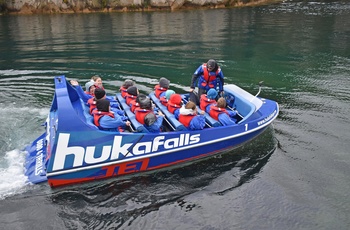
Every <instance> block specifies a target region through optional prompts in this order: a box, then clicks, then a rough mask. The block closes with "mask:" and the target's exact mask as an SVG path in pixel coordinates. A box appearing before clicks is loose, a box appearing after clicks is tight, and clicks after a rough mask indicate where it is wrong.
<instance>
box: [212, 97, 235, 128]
mask: <svg viewBox="0 0 350 230" xmlns="http://www.w3.org/2000/svg"><path fill="white" fill-rule="evenodd" d="M209 115H210V116H211V117H212V118H214V119H216V120H218V121H219V122H220V123H221V124H222V125H223V126H227V125H234V124H236V122H237V119H236V118H235V116H236V115H237V112H235V111H229V110H226V100H225V98H223V97H220V98H219V99H218V102H217V104H215V105H211V106H210V111H209Z"/></svg>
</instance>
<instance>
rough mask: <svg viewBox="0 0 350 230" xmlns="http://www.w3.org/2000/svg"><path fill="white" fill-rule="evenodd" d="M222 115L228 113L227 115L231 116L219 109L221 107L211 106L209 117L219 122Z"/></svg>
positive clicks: (224, 110)
mask: <svg viewBox="0 0 350 230" xmlns="http://www.w3.org/2000/svg"><path fill="white" fill-rule="evenodd" d="M222 113H226V114H227V115H229V114H228V112H227V111H226V109H223V108H219V107H217V106H215V105H212V106H210V111H209V115H210V116H211V117H212V118H214V119H216V120H219V115H220V114H222Z"/></svg>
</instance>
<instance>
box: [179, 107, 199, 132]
mask: <svg viewBox="0 0 350 230" xmlns="http://www.w3.org/2000/svg"><path fill="white" fill-rule="evenodd" d="M203 114H204V111H201V114H200V115H197V106H196V104H195V103H194V102H192V101H189V102H187V104H186V106H183V107H181V109H180V115H179V121H180V122H181V123H182V124H184V126H185V127H187V128H188V129H190V130H199V129H204V126H205V116H204V115H203Z"/></svg>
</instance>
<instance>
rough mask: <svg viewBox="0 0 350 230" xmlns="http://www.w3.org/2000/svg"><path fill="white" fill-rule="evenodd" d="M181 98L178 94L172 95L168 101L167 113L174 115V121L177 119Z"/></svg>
mask: <svg viewBox="0 0 350 230" xmlns="http://www.w3.org/2000/svg"><path fill="white" fill-rule="evenodd" d="M182 104H183V103H182V98H181V95H180V94H176V93H175V94H172V95H171V96H170V99H169V101H168V105H167V108H168V111H169V112H170V113H172V114H174V115H175V118H176V119H179V115H180V108H181V107H182Z"/></svg>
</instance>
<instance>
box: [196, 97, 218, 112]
mask: <svg viewBox="0 0 350 230" xmlns="http://www.w3.org/2000/svg"><path fill="white" fill-rule="evenodd" d="M215 103H216V101H215V99H209V98H207V95H206V94H202V95H201V99H200V104H199V107H200V108H201V110H204V111H205V109H206V108H207V106H208V105H211V104H215Z"/></svg>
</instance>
